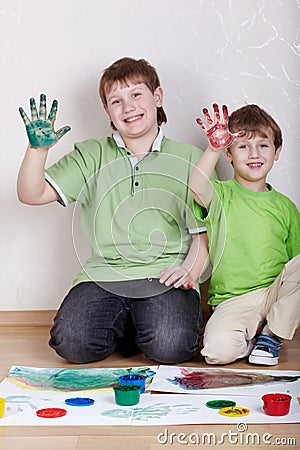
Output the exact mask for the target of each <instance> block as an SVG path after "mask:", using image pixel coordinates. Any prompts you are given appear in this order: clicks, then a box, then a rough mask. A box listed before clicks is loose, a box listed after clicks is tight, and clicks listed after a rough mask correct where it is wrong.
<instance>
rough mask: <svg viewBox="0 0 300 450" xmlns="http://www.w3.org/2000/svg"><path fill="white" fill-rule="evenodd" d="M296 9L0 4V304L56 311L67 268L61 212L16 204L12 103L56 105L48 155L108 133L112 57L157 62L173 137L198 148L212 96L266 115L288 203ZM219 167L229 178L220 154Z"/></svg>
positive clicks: (295, 146)
mask: <svg viewBox="0 0 300 450" xmlns="http://www.w3.org/2000/svg"><path fill="white" fill-rule="evenodd" d="M299 8H300V6H299V1H297V0H188V1H183V0H128V1H127V2H126V1H124V0H109V1H108V0H107V1H104V0H85V1H82V0H44V1H40V0H1V2H0V70H1V72H0V74H1V84H0V89H1V100H0V123H1V126H0V155H1V164H0V171H1V186H2V187H1V242H0V244H1V252H2V255H1V271H0V277H1V278H0V293H1V296H0V298H1V304H0V309H1V310H21V309H28V310H30V309H55V308H57V307H58V305H59V304H60V302H61V300H62V298H63V297H64V295H65V294H66V292H67V291H68V289H69V287H70V284H71V281H72V279H73V277H74V276H75V274H76V273H77V271H78V270H79V263H78V261H77V257H76V254H75V250H74V246H73V241H72V233H71V231H72V230H71V227H72V213H73V207H68V208H67V209H65V208H62V207H61V206H59V205H58V204H53V205H49V206H42V207H29V206H25V205H22V204H20V203H19V202H18V200H17V197H16V189H15V184H16V177H17V173H18V168H19V165H20V163H21V160H22V157H23V154H24V151H25V147H26V142H27V139H26V134H25V129H24V126H23V123H22V121H21V118H20V117H19V113H18V107H19V106H20V105H22V106H23V107H24V108H25V109H26V110H27V111H29V97H31V96H34V97H36V98H38V96H39V94H40V93H41V92H44V93H46V94H47V97H48V101H49V103H50V102H51V101H52V99H53V98H57V99H58V100H59V112H58V119H57V124H56V125H57V128H58V127H61V126H63V125H67V124H68V125H70V126H71V127H72V131H71V132H70V133H68V134H67V135H66V136H65V137H64V138H63V139H62V140H61V141H60V143H59V144H58V145H57V146H56V147H55V148H54V149H52V150H51V153H50V155H49V162H50V163H51V162H54V161H55V160H56V159H58V158H59V157H60V156H62V155H63V154H65V153H66V152H68V151H70V150H71V149H72V145H73V142H74V141H78V140H83V139H85V138H87V137H103V136H104V135H106V134H107V133H110V128H109V124H108V121H107V118H106V116H105V114H104V112H103V111H102V107H101V104H100V102H99V97H98V79H99V76H100V74H101V71H102V70H103V69H104V68H105V67H107V66H108V65H110V64H111V63H112V62H113V61H115V60H116V59H118V58H120V57H123V56H132V57H138V58H140V57H143V58H146V59H147V60H149V61H150V62H151V63H152V64H153V65H154V66H155V67H156V68H157V69H158V72H159V74H160V78H161V82H162V86H163V87H164V92H165V109H166V111H167V114H168V119H169V122H168V126H167V132H168V135H169V136H170V137H172V138H174V139H178V140H182V141H186V142H189V143H192V144H195V145H198V146H204V144H205V139H204V135H203V134H202V132H201V130H200V128H199V127H197V125H196V124H195V117H197V116H198V115H199V114H200V113H201V110H202V108H203V107H204V106H210V105H211V104H212V103H213V102H214V101H216V102H218V103H220V104H221V103H226V104H227V105H228V107H229V110H230V111H232V110H233V109H236V108H237V107H239V106H241V105H243V104H245V103H257V104H259V105H260V106H261V107H263V108H265V109H266V110H267V111H269V112H270V113H271V114H272V115H273V117H274V118H275V119H276V120H277V121H278V122H279V124H280V125H281V127H282V129H283V134H284V148H283V151H282V153H281V157H280V160H279V161H278V162H277V163H276V166H275V167H274V169H273V171H272V174H271V175H270V177H269V181H270V182H271V184H273V186H274V187H275V188H276V189H278V190H280V191H281V192H283V193H285V194H286V195H288V196H289V197H290V198H291V199H292V200H293V201H294V202H295V203H296V204H297V205H298V207H299V205H300V190H299V166H300V145H299V144H300V133H299V132H300V120H299V119H300V117H299V84H300V76H299V75H300V74H299V46H300V34H299V23H300V20H299V19H300V10H299ZM219 172H220V175H221V177H222V178H227V177H228V176H229V175H230V170H229V167H227V165H226V163H225V162H224V161H222V162H221V164H220V166H219ZM75 223H77V222H75ZM75 226H76V232H75V236H76V243H77V247H79V253H80V257H82V255H84V254H85V252H87V249H86V246H85V243H84V241H83V240H82V238H81V237H78V236H79V234H78V233H79V231H78V229H77V228H78V226H77V225H75Z"/></svg>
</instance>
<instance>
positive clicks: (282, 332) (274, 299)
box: [190, 104, 300, 365]
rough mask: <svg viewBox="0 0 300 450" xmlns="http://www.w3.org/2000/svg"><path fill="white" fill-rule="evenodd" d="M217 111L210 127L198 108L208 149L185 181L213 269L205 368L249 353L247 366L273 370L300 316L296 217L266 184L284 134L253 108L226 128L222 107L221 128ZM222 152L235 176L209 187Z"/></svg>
mask: <svg viewBox="0 0 300 450" xmlns="http://www.w3.org/2000/svg"><path fill="white" fill-rule="evenodd" d="M214 111H215V123H213V120H212V119H211V117H210V115H209V113H208V110H207V109H206V108H205V109H204V110H203V113H204V116H205V118H206V120H207V122H208V125H209V128H208V129H207V128H206V127H205V125H204V124H203V122H202V120H201V119H197V122H198V123H199V125H201V127H202V128H203V129H204V130H205V131H206V134H207V137H208V139H209V144H210V145H209V146H208V148H207V150H206V151H205V152H204V154H203V156H202V157H201V158H200V159H199V161H198V162H197V164H196V166H195V168H194V169H193V171H192V174H191V178H190V187H191V190H192V192H193V195H194V198H195V200H196V202H197V203H195V211H196V213H197V215H198V217H199V218H205V221H206V223H207V229H208V238H209V251H210V256H211V260H212V264H213V273H212V277H211V283H210V288H209V294H210V298H209V304H210V305H211V306H212V309H213V314H212V316H211V318H210V319H209V321H208V323H207V326H206V329H205V332H204V341H203V349H202V351H201V353H202V355H203V356H204V357H205V360H206V362H207V363H209V364H227V363H230V362H232V361H235V360H236V359H237V358H243V357H245V356H248V355H249V354H250V357H249V362H251V363H254V364H263V365H275V364H277V362H278V358H279V353H280V348H281V345H282V340H284V339H292V338H293V336H294V333H295V330H296V329H297V328H298V326H299V317H300V290H299V281H300V256H299V253H300V216H299V212H298V210H297V208H296V206H295V205H294V204H293V203H292V202H291V201H290V200H289V199H288V198H287V197H286V196H284V195H282V194H280V193H279V192H277V191H275V189H273V188H272V186H270V184H268V183H267V182H266V179H267V175H268V173H269V172H270V170H271V169H272V167H273V164H274V161H277V160H278V158H279V154H280V151H281V147H282V136H281V130H280V128H279V127H278V125H277V123H276V122H275V121H274V120H273V118H272V117H271V116H270V115H269V114H268V113H266V112H265V111H263V110H262V109H261V108H259V107H258V106H256V105H247V106H244V107H242V108H240V109H238V110H237V111H235V112H233V113H232V115H231V117H230V118H229V123H228V112H227V108H226V106H223V114H224V122H221V121H220V113H219V108H218V106H217V105H216V104H214ZM227 123H228V126H229V130H230V131H229V130H228V128H227ZM223 151H224V154H225V157H226V159H227V161H228V162H229V163H230V164H232V166H233V170H234V178H233V179H232V180H229V181H225V182H219V181H214V182H213V183H212V184H210V182H209V177H210V174H211V173H212V171H213V169H214V167H215V165H216V163H217V161H218V159H219V158H220V155H221V154H222V152H223ZM262 328H263V329H262ZM261 329H262V332H261V334H260V336H259V337H258V339H257V341H256V345H255V346H254V348H253V345H254V342H255V336H256V334H257V333H259V332H260V331H261Z"/></svg>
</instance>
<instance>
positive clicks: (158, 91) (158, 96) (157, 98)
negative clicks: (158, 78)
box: [154, 86, 164, 108]
mask: <svg viewBox="0 0 300 450" xmlns="http://www.w3.org/2000/svg"><path fill="white" fill-rule="evenodd" d="M154 97H155V101H156V106H157V107H158V108H160V107H161V106H162V103H163V98H164V93H163V90H162V88H161V87H160V86H158V87H157V88H156V89H155V91H154Z"/></svg>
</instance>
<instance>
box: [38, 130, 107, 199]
mask: <svg viewBox="0 0 300 450" xmlns="http://www.w3.org/2000/svg"><path fill="white" fill-rule="evenodd" d="M101 150H102V149H101V143H100V141H96V140H93V139H89V140H87V141H83V142H80V143H76V144H75V146H74V150H73V151H72V152H70V153H68V154H67V155H65V156H63V157H62V158H61V159H60V160H59V161H58V162H57V163H55V164H53V165H52V166H51V167H49V168H48V169H46V171H45V178H46V180H47V182H48V183H49V184H51V186H52V187H53V188H54V189H55V190H56V192H57V193H58V194H59V196H60V198H61V203H62V204H63V205H64V206H67V205H68V204H69V203H72V202H74V201H76V200H77V199H78V197H79V194H80V192H81V191H82V189H83V187H84V186H85V185H86V183H87V182H88V180H90V178H91V177H92V176H93V174H94V173H95V172H96V171H97V170H98V168H99V167H100V165H101V153H102V151H101Z"/></svg>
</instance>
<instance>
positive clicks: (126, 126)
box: [104, 81, 163, 143]
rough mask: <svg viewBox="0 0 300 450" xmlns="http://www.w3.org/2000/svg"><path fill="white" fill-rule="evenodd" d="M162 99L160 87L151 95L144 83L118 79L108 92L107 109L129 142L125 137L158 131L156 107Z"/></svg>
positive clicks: (105, 106) (123, 136)
mask: <svg viewBox="0 0 300 450" xmlns="http://www.w3.org/2000/svg"><path fill="white" fill-rule="evenodd" d="M162 98H163V94H162V89H161V88H160V87H158V88H157V89H156V90H155V92H154V93H153V94H152V92H151V91H150V89H149V88H148V87H147V86H146V84H144V83H138V84H134V83H133V82H130V81H128V83H126V84H125V83H120V82H117V83H115V84H113V86H112V88H111V89H110V91H109V92H106V100H107V105H104V108H105V111H106V112H107V114H108V115H109V118H110V120H111V121H112V122H113V124H114V125H115V127H116V129H117V130H118V131H119V132H120V134H121V136H122V138H123V139H124V141H125V143H126V138H135V137H140V136H144V135H145V134H147V133H153V134H155V133H157V108H158V107H160V106H162Z"/></svg>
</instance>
